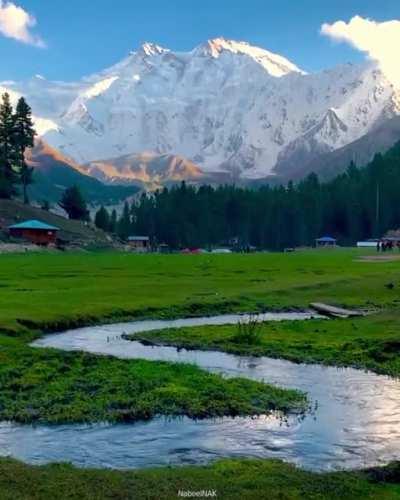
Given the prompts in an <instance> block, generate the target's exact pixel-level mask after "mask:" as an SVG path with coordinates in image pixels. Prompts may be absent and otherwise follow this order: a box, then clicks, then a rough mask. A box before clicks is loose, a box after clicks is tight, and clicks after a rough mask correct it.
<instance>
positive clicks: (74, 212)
mask: <svg viewBox="0 0 400 500" xmlns="http://www.w3.org/2000/svg"><path fill="white" fill-rule="evenodd" d="M59 205H60V207H61V208H62V209H64V210H65V211H66V212H67V214H68V217H69V218H70V219H76V220H85V221H87V220H89V210H88V209H87V206H86V201H85V198H84V197H83V195H82V193H81V191H80V189H79V187H78V186H76V185H75V186H71V187H69V188H67V189H66V190H65V191H64V193H63V195H62V198H61V201H60V202H59Z"/></svg>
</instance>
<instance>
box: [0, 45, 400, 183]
mask: <svg viewBox="0 0 400 500" xmlns="http://www.w3.org/2000/svg"><path fill="white" fill-rule="evenodd" d="M0 85H1V86H2V87H4V88H6V89H8V90H9V91H10V92H11V93H13V95H14V94H15V95H24V96H25V97H26V98H27V100H28V102H29V103H30V104H31V105H32V108H33V112H34V115H35V117H37V118H36V120H37V125H38V129H39V133H40V135H41V136H42V138H43V139H44V140H45V141H47V142H48V143H49V144H50V145H51V146H53V147H55V148H57V149H59V150H60V151H61V152H62V153H63V154H65V155H67V156H68V157H70V158H73V159H74V160H75V161H76V162H78V163H81V164H89V163H91V162H96V161H100V162H101V161H102V160H104V159H107V165H110V164H111V163H112V161H111V160H110V159H113V158H115V159H118V158H120V157H122V156H126V155H138V154H140V153H142V152H143V151H151V152H153V153H154V154H156V155H179V156H182V157H184V158H187V159H188V161H190V162H193V163H194V164H195V165H197V166H198V167H199V168H200V169H201V170H202V171H204V172H206V173H207V172H214V173H215V172H217V173H218V172H225V173H229V175H233V176H237V177H243V178H261V177H265V176H267V175H271V174H274V173H279V171H280V168H281V167H280V166H281V165H282V166H284V168H285V170H290V169H291V165H296V164H298V163H299V162H302V161H307V162H309V161H310V159H312V158H314V157H317V156H318V155H320V154H322V153H327V152H329V151H334V150H336V149H339V148H342V147H344V146H346V145H347V144H349V143H351V142H353V141H355V140H357V139H359V138H360V137H362V136H364V135H365V134H367V133H369V132H370V131H371V130H373V129H374V128H375V127H377V126H379V124H380V123H382V122H383V121H385V120H387V119H390V118H391V117H393V116H396V115H398V114H399V113H400V94H399V93H396V92H395V91H394V89H393V86H392V85H391V84H390V83H389V81H388V80H387V79H386V78H385V76H384V75H383V74H382V72H381V71H380V70H379V68H378V67H377V66H376V65H375V64H374V63H372V62H368V63H364V64H361V65H352V64H347V65H342V66H339V67H336V68H333V69H331V70H327V71H323V72H320V73H315V74H306V73H305V72H304V71H302V70H301V69H299V68H298V67H297V66H296V65H295V64H293V63H291V62H290V61H288V60H287V59H286V58H284V57H282V56H279V55H277V54H273V53H271V52H269V51H267V50H265V49H261V48H258V47H253V46H251V45H249V44H248V43H246V42H236V41H232V40H226V39H224V38H216V39H214V40H208V41H207V42H206V43H204V44H202V45H200V46H198V47H196V48H195V49H193V50H192V51H190V52H173V51H171V50H169V49H165V48H162V47H160V46H158V45H156V44H152V43H148V42H147V43H145V44H143V45H142V46H141V47H140V48H139V49H138V50H137V51H135V52H131V53H130V54H129V55H128V56H127V57H126V58H125V59H123V60H122V61H120V62H119V63H117V64H115V65H114V66H112V67H110V68H107V69H105V70H104V71H101V72H100V73H98V74H94V75H90V76H88V77H86V78H84V79H82V80H81V81H79V82H75V83H64V82H51V81H48V80H46V79H45V78H43V77H42V76H36V77H33V78H32V79H30V80H28V81H26V82H21V83H18V82H3V83H0ZM115 164H116V165H118V164H119V163H118V162H117V161H115ZM109 168H110V167H109ZM282 168H283V167H282ZM96 171H98V169H97V170H96ZM104 174H105V172H104V171H102V175H103V176H104ZM93 175H96V172H93ZM157 175H160V173H159V172H158V174H157ZM113 177H114V178H115V177H117V175H116V172H115V171H113Z"/></svg>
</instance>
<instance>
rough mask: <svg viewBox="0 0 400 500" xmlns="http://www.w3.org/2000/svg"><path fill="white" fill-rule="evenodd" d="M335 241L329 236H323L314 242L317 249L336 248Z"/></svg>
mask: <svg viewBox="0 0 400 500" xmlns="http://www.w3.org/2000/svg"><path fill="white" fill-rule="evenodd" d="M336 241H337V240H336V239H335V238H332V237H331V236H323V237H322V238H317V239H316V240H315V246H316V247H317V248H332V247H335V246H336Z"/></svg>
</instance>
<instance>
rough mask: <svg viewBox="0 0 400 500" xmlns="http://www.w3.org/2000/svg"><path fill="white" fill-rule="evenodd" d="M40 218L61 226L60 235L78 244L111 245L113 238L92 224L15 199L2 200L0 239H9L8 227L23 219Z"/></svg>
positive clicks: (0, 208)
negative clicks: (67, 217) (70, 218)
mask: <svg viewBox="0 0 400 500" xmlns="http://www.w3.org/2000/svg"><path fill="white" fill-rule="evenodd" d="M30 219H38V220H41V221H43V222H46V223H47V224H51V225H53V226H56V227H59V228H60V232H59V237H60V238H61V239H63V240H65V241H67V242H71V243H74V244H78V245H82V246H85V245H110V243H111V242H112V240H111V238H110V237H109V236H108V235H107V234H106V233H105V232H104V231H102V230H100V229H98V228H96V227H94V226H93V225H92V224H85V223H84V222H81V221H75V220H69V219H65V218H64V217H60V216H59V215H56V214H53V213H51V212H47V211H45V210H41V209H40V208H36V207H32V206H30V205H24V204H23V203H21V202H19V201H15V200H0V240H1V239H3V240H6V239H7V227H8V226H10V225H11V224H15V223H18V222H21V221H23V220H30Z"/></svg>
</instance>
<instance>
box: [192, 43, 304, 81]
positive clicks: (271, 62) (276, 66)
mask: <svg viewBox="0 0 400 500" xmlns="http://www.w3.org/2000/svg"><path fill="white" fill-rule="evenodd" d="M197 50H198V51H199V52H200V53H201V54H203V55H208V56H211V57H213V58H214V59H217V58H219V57H220V55H221V54H222V53H223V52H231V53H233V54H239V55H245V56H248V57H251V58H252V59H253V60H254V61H256V62H257V63H259V64H260V65H261V66H263V67H264V69H265V70H267V72H268V73H269V74H270V75H271V76H275V77H281V76H284V75H287V74H288V73H291V72H296V73H302V74H304V71H302V70H301V69H300V68H298V67H297V66H296V65H295V64H293V63H291V62H290V61H289V60H288V59H286V58H285V57H283V56H280V55H278V54H274V53H273V52H269V51H268V50H266V49H262V48H260V47H256V46H254V45H250V44H249V43H248V42H243V41H236V40H228V39H226V38H224V37H218V38H213V39H210V40H207V42H206V43H204V44H202V45H201V46H200V47H199V48H198V49H197Z"/></svg>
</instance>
